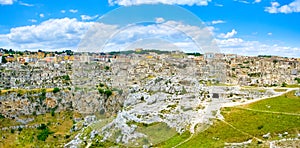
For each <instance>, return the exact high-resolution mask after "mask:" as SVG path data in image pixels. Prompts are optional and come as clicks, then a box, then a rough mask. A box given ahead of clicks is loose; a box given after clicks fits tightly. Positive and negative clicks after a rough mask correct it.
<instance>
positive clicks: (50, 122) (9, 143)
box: [0, 112, 74, 148]
mask: <svg viewBox="0 0 300 148" xmlns="http://www.w3.org/2000/svg"><path fill="white" fill-rule="evenodd" d="M72 118H73V113H72V112H60V113H55V115H54V116H52V115H51V114H50V113H47V114H45V115H38V116H36V117H35V120H34V121H32V122H30V123H29V124H28V125H40V124H44V125H46V126H47V132H48V133H47V135H48V136H47V137H46V138H45V141H43V140H39V138H40V137H39V136H41V135H43V134H44V135H45V130H41V129H38V128H24V129H16V130H6V131H0V137H5V138H2V139H0V147H1V148H2V147H3V148H6V147H7V148H10V147H63V145H64V143H66V142H68V141H69V140H70V139H71V138H72V135H70V129H71V127H72V126H73V120H72ZM2 121H5V123H6V125H10V126H12V125H15V124H16V123H15V121H14V120H11V119H0V123H1V125H2V126H3V124H2V123H3V122H2ZM66 135H70V136H66ZM73 135H74V134H73Z"/></svg>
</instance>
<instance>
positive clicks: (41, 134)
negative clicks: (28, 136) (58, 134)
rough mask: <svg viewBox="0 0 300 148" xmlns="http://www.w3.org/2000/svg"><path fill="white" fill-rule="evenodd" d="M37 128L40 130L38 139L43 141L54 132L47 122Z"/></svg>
mask: <svg viewBox="0 0 300 148" xmlns="http://www.w3.org/2000/svg"><path fill="white" fill-rule="evenodd" d="M37 129H38V130H40V132H39V133H38V135H37V139H38V140H41V141H45V140H46V139H47V138H48V136H49V135H51V134H53V132H51V131H50V130H49V128H48V127H47V126H46V125H45V124H41V126H39V127H38V128H37Z"/></svg>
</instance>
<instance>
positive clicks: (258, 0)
mask: <svg viewBox="0 0 300 148" xmlns="http://www.w3.org/2000/svg"><path fill="white" fill-rule="evenodd" d="M260 2H261V0H254V2H253V3H260Z"/></svg>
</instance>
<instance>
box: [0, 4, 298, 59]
mask: <svg viewBox="0 0 300 148" xmlns="http://www.w3.org/2000/svg"><path fill="white" fill-rule="evenodd" d="M144 4H166V5H168V6H176V7H175V8H174V10H176V12H175V11H174V12H172V11H170V12H168V11H166V10H164V9H159V8H151V11H147V12H143V10H139V8H138V9H136V10H135V11H129V10H128V9H127V8H130V7H135V6H141V5H144ZM177 6H179V7H180V8H183V9H182V10H186V12H190V14H192V15H194V16H195V17H197V18H199V20H201V21H199V20H197V19H195V18H193V17H191V16H189V15H188V13H186V12H184V11H177ZM120 8H123V9H124V10H126V11H124V13H119V14H118V13H116V14H114V15H113V14H111V12H114V11H116V10H118V9H120ZM162 11H163V12H162ZM150 14H152V15H150ZM159 14H161V15H159ZM166 14H169V15H166ZM155 16H156V17H155ZM106 17H109V18H110V19H106V20H105V18H106ZM138 17H145V20H143V21H150V22H151V17H153V18H152V21H153V22H154V23H156V24H145V23H143V24H142V25H134V26H133V27H128V26H129V25H131V23H137V22H133V21H137V20H138V19H137V20H134V19H132V18H138ZM184 18H185V19H184ZM99 20H100V22H99ZM128 20H131V21H128ZM299 20H300V0H226V1H222V0H180V1H179V0H87V1H83V0H76V1H70V0H43V1H34V0H0V47H2V48H8V49H10V48H12V49H16V50H37V49H42V50H64V49H73V50H76V49H78V46H80V45H85V44H87V43H88V44H89V43H90V42H99V40H101V41H100V42H104V43H106V45H105V48H120V47H121V46H124V45H126V46H127V47H131V46H133V45H137V44H138V45H139V46H141V45H140V44H139V43H140V42H141V40H139V39H140V38H143V39H145V40H146V39H147V38H145V36H146V37H148V38H149V40H147V41H148V42H147V41H145V42H146V43H149V42H150V41H153V38H155V39H163V41H158V42H159V43H168V42H169V43H170V42H172V45H170V47H174V45H175V46H177V47H179V48H186V49H187V50H190V48H197V47H199V46H201V47H199V48H205V49H207V50H206V51H209V50H211V49H209V48H208V47H206V46H205V45H204V41H207V39H208V38H209V41H213V42H214V43H216V45H217V46H218V48H219V49H220V51H221V52H225V53H237V54H243V55H258V54H268V55H280V56H289V57H300V21H299ZM97 21H98V24H97V25H96V26H100V29H99V27H98V29H99V30H98V31H96V32H98V36H97V38H96V40H94V41H90V40H89V42H87V41H86V40H84V39H85V38H86V36H87V34H88V35H90V34H89V33H88V32H89V31H91V30H93V27H91V26H95V22H97ZM112 21H113V22H114V23H112ZM198 21H199V22H198ZM201 22H202V24H201ZM197 23H199V24H197ZM203 24H204V25H203ZM126 27H127V28H126ZM120 28H123V30H122V31H120ZM124 28H125V29H124ZM174 28H175V29H174ZM103 30H104V31H103ZM203 30H209V31H210V33H211V34H210V36H209V37H207V38H206V39H203ZM93 31H94V30H93ZM93 31H92V32H93ZM94 32H95V31H94ZM107 32H108V33H110V35H109V34H105V33H107ZM116 32H118V34H117V35H112V34H116ZM145 32H146V33H145ZM204 32H205V31H204ZM99 34H100V36H99ZM103 34H105V35H103ZM107 37H109V38H110V40H109V42H108V41H102V40H105V39H106V38H107ZM150 38H151V39H150ZM212 38H213V39H212ZM83 40H84V41H83ZM200 40H201V41H202V42H201V41H200ZM192 42H197V43H198V44H200V45H197V46H195V45H192ZM154 47H156V46H154ZM124 48H125V47H124ZM211 48H215V47H211Z"/></svg>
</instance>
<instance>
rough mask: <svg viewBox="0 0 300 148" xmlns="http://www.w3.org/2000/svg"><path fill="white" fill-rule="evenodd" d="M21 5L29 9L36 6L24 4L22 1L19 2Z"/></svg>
mask: <svg viewBox="0 0 300 148" xmlns="http://www.w3.org/2000/svg"><path fill="white" fill-rule="evenodd" d="M19 4H20V5H22V6H27V7H32V6H34V5H33V4H28V3H24V2H22V1H19Z"/></svg>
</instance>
